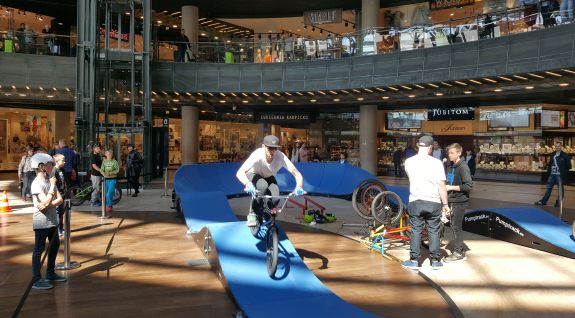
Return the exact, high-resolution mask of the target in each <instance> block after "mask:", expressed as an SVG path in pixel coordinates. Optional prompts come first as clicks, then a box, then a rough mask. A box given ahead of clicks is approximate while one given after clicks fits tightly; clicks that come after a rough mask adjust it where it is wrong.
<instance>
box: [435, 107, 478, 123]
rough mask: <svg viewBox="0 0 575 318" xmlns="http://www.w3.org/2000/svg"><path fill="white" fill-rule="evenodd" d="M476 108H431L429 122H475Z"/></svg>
mask: <svg viewBox="0 0 575 318" xmlns="http://www.w3.org/2000/svg"><path fill="white" fill-rule="evenodd" d="M473 119H475V107H450V108H440V107H436V108H429V109H428V110H427V120H432V121H433V120H473Z"/></svg>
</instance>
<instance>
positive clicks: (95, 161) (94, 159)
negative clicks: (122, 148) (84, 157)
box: [90, 153, 102, 177]
mask: <svg viewBox="0 0 575 318" xmlns="http://www.w3.org/2000/svg"><path fill="white" fill-rule="evenodd" d="M92 165H96V166H98V167H101V166H102V156H100V154H96V153H92V156H91V158H90V174H91V175H93V176H99V177H101V176H102V174H101V173H100V171H98V170H96V169H94V167H92Z"/></svg>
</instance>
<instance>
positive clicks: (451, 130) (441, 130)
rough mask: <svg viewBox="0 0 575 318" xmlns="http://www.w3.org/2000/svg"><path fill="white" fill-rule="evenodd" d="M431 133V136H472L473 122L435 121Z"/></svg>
mask: <svg viewBox="0 0 575 318" xmlns="http://www.w3.org/2000/svg"><path fill="white" fill-rule="evenodd" d="M430 124H432V125H433V128H432V129H431V131H432V132H433V135H443V136H445V135H459V136H465V135H473V122H472V121H468V120H450V121H443V122H441V121H436V122H433V123H430Z"/></svg>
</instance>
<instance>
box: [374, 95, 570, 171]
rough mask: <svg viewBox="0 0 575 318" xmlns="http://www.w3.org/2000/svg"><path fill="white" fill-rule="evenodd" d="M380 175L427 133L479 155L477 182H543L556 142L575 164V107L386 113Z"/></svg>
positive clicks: (417, 110)
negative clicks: (394, 154) (559, 143)
mask: <svg viewBox="0 0 575 318" xmlns="http://www.w3.org/2000/svg"><path fill="white" fill-rule="evenodd" d="M380 113H381V114H380V122H381V123H385V125H380V127H381V128H380V132H379V136H380V143H379V147H378V171H379V174H382V175H386V174H391V173H392V171H393V170H394V169H393V168H394V165H393V153H394V152H395V151H396V150H397V149H399V148H400V149H401V150H402V151H404V150H405V148H406V147H408V146H409V145H411V146H412V147H415V141H416V140H417V138H418V137H419V136H421V135H422V134H431V135H433V137H434V138H435V140H437V141H438V142H439V144H440V146H441V147H446V146H447V145H449V144H451V143H454V142H457V143H460V144H461V145H462V146H463V148H464V150H472V151H473V153H474V154H476V172H475V178H478V179H487V180H499V181H517V182H541V181H543V180H545V178H546V168H547V164H548V162H549V158H550V155H551V154H552V153H553V152H554V147H553V145H554V143H555V142H562V143H563V144H564V151H565V152H566V153H568V154H569V155H571V156H572V163H573V164H575V162H574V161H575V160H574V159H575V137H573V135H574V133H575V107H574V106H571V105H550V104H538V105H509V106H488V107H450V108H428V109H414V110H410V111H401V112H396V111H381V112H380Z"/></svg>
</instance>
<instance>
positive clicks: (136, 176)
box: [126, 144, 144, 197]
mask: <svg viewBox="0 0 575 318" xmlns="http://www.w3.org/2000/svg"><path fill="white" fill-rule="evenodd" d="M143 166H144V160H143V159H142V156H140V154H139V153H138V151H137V150H136V149H134V145H132V144H129V145H128V158H127V159H126V172H127V177H128V183H130V187H132V188H133V189H134V194H132V197H137V196H138V193H140V182H139V180H140V173H141V172H142V168H143Z"/></svg>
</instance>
